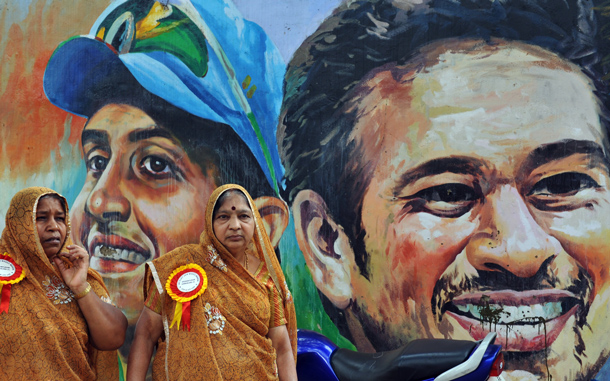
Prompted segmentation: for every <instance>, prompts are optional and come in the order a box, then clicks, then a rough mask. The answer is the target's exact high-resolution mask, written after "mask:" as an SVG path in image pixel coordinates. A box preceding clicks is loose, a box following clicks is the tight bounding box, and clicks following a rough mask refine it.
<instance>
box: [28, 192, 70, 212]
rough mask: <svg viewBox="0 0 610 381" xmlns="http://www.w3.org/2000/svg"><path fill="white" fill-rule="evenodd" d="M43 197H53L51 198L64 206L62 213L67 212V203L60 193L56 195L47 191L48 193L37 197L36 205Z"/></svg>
mask: <svg viewBox="0 0 610 381" xmlns="http://www.w3.org/2000/svg"><path fill="white" fill-rule="evenodd" d="M45 198H53V199H55V200H57V201H59V202H60V204H61V206H62V207H63V208H64V213H68V208H67V205H66V200H64V198H63V197H61V196H60V195H58V194H56V193H48V194H45V195H43V196H41V197H40V198H39V199H38V202H37V203H36V205H37V206H38V204H40V201H42V200H43V199H45Z"/></svg>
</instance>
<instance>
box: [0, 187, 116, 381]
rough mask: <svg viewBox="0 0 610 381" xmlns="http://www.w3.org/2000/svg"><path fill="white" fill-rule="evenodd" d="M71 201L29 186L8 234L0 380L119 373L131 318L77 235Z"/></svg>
mask: <svg viewBox="0 0 610 381" xmlns="http://www.w3.org/2000/svg"><path fill="white" fill-rule="evenodd" d="M69 236H70V221H69V215H68V206H67V202H66V199H65V198H63V197H62V196H61V195H59V194H58V193H56V192H54V191H53V190H51V189H47V188H40V187H34V188H27V189H24V190H22V191H20V192H18V193H17V194H16V195H15V196H14V197H13V199H12V201H11V204H10V207H9V209H8V211H7V213H6V226H5V228H4V231H3V232H2V238H1V240H0V288H1V289H2V291H1V298H0V327H1V329H0V379H3V380H21V379H32V380H96V379H97V380H111V379H115V380H116V379H118V377H119V367H118V356H117V352H116V349H117V348H118V347H120V346H121V345H122V344H123V341H124V339H125V330H126V328H127V319H126V318H125V316H124V315H123V313H122V312H121V311H120V310H119V309H118V308H116V307H114V306H113V305H112V304H110V300H109V299H108V291H107V290H106V287H105V286H104V283H103V281H102V279H101V277H100V275H99V274H98V273H97V272H95V271H94V270H91V269H89V255H88V254H87V252H86V251H85V249H83V248H82V247H79V246H76V245H72V242H71V241H70V238H69Z"/></svg>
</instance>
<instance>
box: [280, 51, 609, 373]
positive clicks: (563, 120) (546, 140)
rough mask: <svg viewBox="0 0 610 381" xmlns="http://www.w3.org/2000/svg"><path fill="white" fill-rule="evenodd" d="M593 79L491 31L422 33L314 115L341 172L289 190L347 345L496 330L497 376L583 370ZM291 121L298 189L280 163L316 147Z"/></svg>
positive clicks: (597, 348)
mask: <svg viewBox="0 0 610 381" xmlns="http://www.w3.org/2000/svg"><path fill="white" fill-rule="evenodd" d="M287 78H289V77H288V76H287ZM594 91H595V86H594V85H593V83H592V81H591V80H590V79H589V77H587V76H586V75H584V74H583V71H582V70H581V68H580V67H578V66H576V65H574V64H572V63H570V62H568V61H566V60H564V59H561V58H559V57H558V56H557V55H555V54H553V53H550V52H549V51H547V50H544V49H542V48H540V47H537V46H533V45H529V44H524V43H519V42H510V41H506V40H500V39H492V40H490V41H482V40H469V39H446V40H441V41H438V42H436V43H433V44H429V45H427V46H426V47H425V48H423V49H421V50H420V51H419V52H418V54H417V55H415V56H414V57H413V58H411V59H410V60H408V61H407V62H406V63H405V64H402V65H401V64H397V63H388V64H386V65H384V66H382V67H379V68H376V69H373V70H372V71H370V72H369V73H368V74H367V75H366V76H365V77H364V78H363V79H362V80H361V81H360V82H359V83H358V85H356V86H355V87H354V88H353V89H351V90H350V92H349V94H348V95H347V96H346V97H345V99H346V101H345V103H343V105H342V107H341V108H340V111H339V112H338V113H336V114H334V115H332V116H330V122H329V123H328V125H329V126H333V128H334V130H333V129H332V128H331V129H330V131H332V134H335V136H341V138H340V139H341V140H339V141H334V142H328V141H326V144H328V145H329V146H333V147H335V146H337V145H339V144H340V145H341V146H343V147H347V149H346V150H345V151H343V153H341V154H340V155H341V156H340V157H341V159H336V160H337V161H338V162H340V163H341V165H342V166H344V167H343V168H344V170H343V171H335V172H330V174H327V176H326V178H328V177H329V175H330V176H331V177H333V181H331V182H330V183H328V184H327V187H328V189H329V190H328V191H325V190H324V189H322V188H321V187H318V186H317V185H318V184H317V183H316V182H315V181H312V183H309V184H307V183H306V184H307V185H310V187H309V188H308V187H307V186H302V187H298V186H297V187H295V188H291V187H290V186H289V188H288V192H289V193H288V194H289V196H288V197H289V198H290V199H291V205H292V211H293V213H294V220H295V227H296V234H297V239H298V241H299V246H300V248H301V249H302V251H303V254H304V256H305V260H306V262H307V265H308V267H309V269H310V271H311V274H312V278H313V280H314V282H315V283H316V285H317V287H318V289H319V291H320V293H321V294H322V295H323V297H324V298H325V299H327V301H328V302H330V303H329V305H332V306H334V308H330V309H329V313H330V314H331V317H332V316H335V321H336V322H337V324H338V326H339V328H340V329H343V332H344V333H345V334H346V335H347V336H348V337H349V338H350V339H351V340H352V341H353V342H354V344H355V345H356V346H357V347H358V349H359V350H363V351H380V350H389V349H394V348H396V347H398V346H400V345H401V344H403V343H406V342H408V341H410V340H412V339H416V338H423V337H437V338H453V339H477V340H478V339H482V338H483V337H484V336H485V335H486V334H487V333H488V332H489V331H490V330H493V331H496V332H497V333H498V338H497V342H498V343H500V344H502V345H503V347H504V350H505V351H506V352H505V358H506V360H507V362H506V371H507V372H506V373H505V374H506V375H507V377H506V378H507V379H514V380H523V379H546V378H547V377H548V376H549V375H552V377H553V379H555V380H556V379H562V380H589V379H591V378H592V377H593V376H594V375H595V374H596V373H597V371H598V370H599V369H600V367H601V366H602V365H603V363H604V362H605V361H606V359H607V358H608V348H607V343H606V342H605V341H604V340H599V338H600V337H605V335H607V333H608V332H607V330H608V328H607V327H609V326H610V311H609V310H608V302H609V299H610V276H609V274H608V268H609V265H610V263H609V262H610V257H609V256H608V250H609V249H610V176H609V167H608V156H607V152H608V140H607V131H606V127H605V126H604V125H602V117H601V116H602V115H603V113H602V109H601V102H600V100H599V99H597V97H596V96H595V94H594ZM300 117H301V118H303V117H302V115H300ZM289 118H290V116H288V117H287V118H286V119H284V121H286V120H288V121H289V120H290V119H289ZM349 123H353V125H352V126H351V127H350V128H349V129H348V130H345V129H343V130H342V128H345V127H346V126H347V125H348V124H349ZM288 128H289V127H288ZM288 128H286V129H285V130H283V131H280V134H278V136H282V138H283V139H284V141H290V142H291V145H285V146H284V147H283V149H282V148H280V150H281V153H282V155H283V157H284V158H285V162H284V163H285V165H286V169H287V178H288V179H290V178H291V177H290V176H291V175H292V174H293V173H294V175H295V177H294V178H295V183H297V180H299V182H298V183H299V184H300V183H301V181H300V180H302V179H301V178H298V173H297V172H298V170H297V169H296V167H292V166H291V161H290V160H294V163H297V162H299V163H300V165H304V164H303V161H305V160H306V159H308V160H310V158H309V157H308V156H307V155H308V152H312V151H311V147H307V148H308V149H307V150H303V151H301V149H302V148H301V147H300V146H296V147H295V145H296V144H295V141H297V140H296V139H295V136H294V135H292V134H291V133H292V132H293V131H291V130H289V129H288ZM337 130H340V131H341V132H337ZM282 134H284V135H282ZM329 140H330V139H329ZM318 155H319V156H322V158H323V159H322V161H323V160H325V159H327V158H326V157H324V156H323V154H320V153H318ZM329 156H330V155H329ZM286 159H288V160H286ZM328 168H331V167H330V166H329V167H326V168H325V169H326V170H328ZM335 168H336V167H335ZM293 170H294V172H292V171H293ZM310 175H311V174H310ZM313 175H314V176H315V173H313ZM318 175H319V174H318ZM346 186H350V187H351V188H349V189H345V188H343V187H346ZM356 189H358V190H356ZM360 189H361V190H360ZM352 191H353V193H356V194H355V195H353V194H350V192H352ZM331 194H332V195H331ZM333 195H335V196H333ZM350 208H351V209H350ZM350 221H353V223H350Z"/></svg>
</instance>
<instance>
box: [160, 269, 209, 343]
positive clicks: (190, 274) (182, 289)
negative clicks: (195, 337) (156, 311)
mask: <svg viewBox="0 0 610 381" xmlns="http://www.w3.org/2000/svg"><path fill="white" fill-rule="evenodd" d="M207 287H208V277H207V276H206V274H205V271H204V270H203V269H202V268H201V267H200V266H199V265H196V264H194V263H189V264H188V265H184V266H180V267H178V268H177V269H175V270H174V271H173V272H172V273H171V275H170V276H169V278H168V279H167V282H166V283H165V290H166V291H167V293H168V294H169V296H170V297H171V298H172V299H174V300H175V301H176V308H175V310H174V318H173V320H172V323H171V324H170V326H169V327H170V328H172V327H173V326H174V324H176V328H177V329H180V327H182V330H184V331H186V330H188V331H190V330H191V300H193V299H195V298H196V297H198V296H199V295H201V294H203V293H204V292H205V290H206V288H207Z"/></svg>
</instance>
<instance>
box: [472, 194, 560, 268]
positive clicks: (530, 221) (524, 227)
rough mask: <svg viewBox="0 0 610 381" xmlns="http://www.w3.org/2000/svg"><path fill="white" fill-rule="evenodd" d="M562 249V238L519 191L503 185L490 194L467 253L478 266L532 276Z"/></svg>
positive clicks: (473, 263)
mask: <svg viewBox="0 0 610 381" xmlns="http://www.w3.org/2000/svg"><path fill="white" fill-rule="evenodd" d="M561 250H562V249H561V245H560V244H559V241H557V240H556V239H555V238H554V237H552V236H551V235H549V234H548V233H547V232H546V231H545V230H544V229H543V228H542V227H541V226H540V225H539V224H538V223H537V222H536V220H535V219H534V218H533V216H532V214H531V213H530V211H529V209H528V207H527V205H526V204H525V201H524V200H523V197H521V194H520V193H519V191H518V190H517V189H516V188H515V187H514V186H512V185H503V186H501V187H499V188H498V189H497V190H495V191H494V192H493V193H491V194H490V195H488V196H487V197H486V199H485V204H484V205H483V210H482V211H481V222H480V227H479V231H478V232H477V233H476V234H475V235H474V236H473V237H472V239H471V240H470V242H469V243H468V245H467V246H466V255H467V258H468V261H469V262H470V263H471V264H472V265H473V266H474V267H475V268H476V269H477V270H484V271H500V270H504V271H508V272H510V273H512V274H514V275H516V276H518V277H521V278H529V277H532V276H534V275H535V274H536V273H537V272H538V270H539V269H540V267H541V266H542V264H543V263H544V262H545V261H546V260H547V259H548V258H549V257H552V256H554V255H557V254H558V253H559V252H560V251H561Z"/></svg>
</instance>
